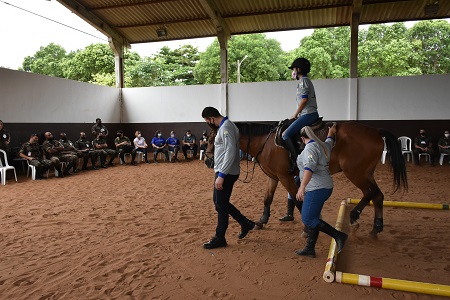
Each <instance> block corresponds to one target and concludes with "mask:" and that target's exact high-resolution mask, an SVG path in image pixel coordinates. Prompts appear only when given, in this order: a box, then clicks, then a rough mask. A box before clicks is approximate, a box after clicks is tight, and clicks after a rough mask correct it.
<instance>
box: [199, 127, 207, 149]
mask: <svg viewBox="0 0 450 300" xmlns="http://www.w3.org/2000/svg"><path fill="white" fill-rule="evenodd" d="M206 148H208V131H206V130H203V134H202V138H201V139H200V150H204V151H205V152H206Z"/></svg>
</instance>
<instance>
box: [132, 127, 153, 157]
mask: <svg viewBox="0 0 450 300" xmlns="http://www.w3.org/2000/svg"><path fill="white" fill-rule="evenodd" d="M134 136H135V137H136V138H135V139H134V140H133V143H134V148H135V150H136V151H138V152H142V153H143V155H144V159H145V163H146V164H148V163H149V162H148V155H147V154H148V153H147V152H148V145H147V143H146V142H145V138H143V137H142V134H141V132H140V131H139V130H138V131H136V132H135V133H134Z"/></svg>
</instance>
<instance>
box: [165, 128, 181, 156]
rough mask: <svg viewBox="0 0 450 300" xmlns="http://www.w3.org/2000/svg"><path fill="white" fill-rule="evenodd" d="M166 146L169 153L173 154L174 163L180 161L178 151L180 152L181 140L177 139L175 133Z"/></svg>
mask: <svg viewBox="0 0 450 300" xmlns="http://www.w3.org/2000/svg"><path fill="white" fill-rule="evenodd" d="M166 144H167V147H169V151H172V152H173V160H172V162H175V161H176V160H177V159H178V158H177V157H178V151H180V140H179V139H178V138H177V137H176V133H175V131H171V132H170V138H168V139H167V141H166Z"/></svg>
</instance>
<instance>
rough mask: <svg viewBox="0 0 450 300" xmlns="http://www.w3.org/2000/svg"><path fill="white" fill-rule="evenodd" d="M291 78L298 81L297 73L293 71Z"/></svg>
mask: <svg viewBox="0 0 450 300" xmlns="http://www.w3.org/2000/svg"><path fill="white" fill-rule="evenodd" d="M291 76H292V79H297V71H295V70H294V71H292V74H291Z"/></svg>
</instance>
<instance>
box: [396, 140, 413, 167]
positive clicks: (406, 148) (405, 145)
mask: <svg viewBox="0 0 450 300" xmlns="http://www.w3.org/2000/svg"><path fill="white" fill-rule="evenodd" d="M398 141H399V142H400V144H401V147H402V155H405V154H406V159H407V160H408V161H409V156H410V155H411V162H413V163H414V155H413V151H412V148H411V146H412V141H411V138H409V137H407V136H401V137H399V138H398Z"/></svg>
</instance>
